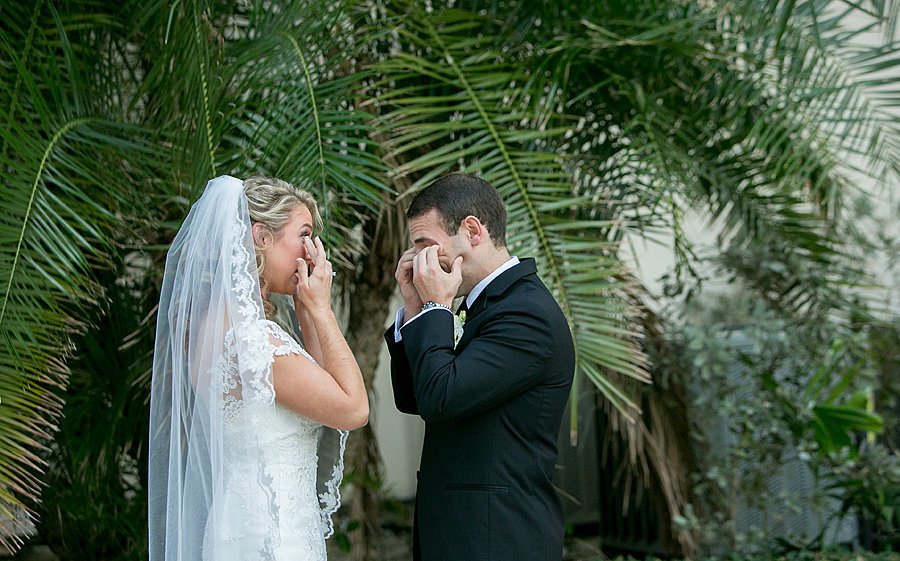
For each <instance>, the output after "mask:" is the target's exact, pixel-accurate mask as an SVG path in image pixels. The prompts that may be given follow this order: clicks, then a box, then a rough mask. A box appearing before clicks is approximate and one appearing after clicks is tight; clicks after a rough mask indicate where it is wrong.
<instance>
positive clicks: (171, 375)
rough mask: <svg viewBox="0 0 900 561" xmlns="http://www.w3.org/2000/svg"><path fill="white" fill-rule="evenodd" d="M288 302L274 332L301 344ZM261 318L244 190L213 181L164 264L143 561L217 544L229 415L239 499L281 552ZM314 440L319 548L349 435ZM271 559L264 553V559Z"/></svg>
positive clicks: (328, 433) (267, 355) (268, 364)
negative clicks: (249, 468)
mask: <svg viewBox="0 0 900 561" xmlns="http://www.w3.org/2000/svg"><path fill="white" fill-rule="evenodd" d="M290 302H291V301H290V298H285V299H283V300H282V301H280V302H278V304H279V308H280V309H281V311H282V314H280V315H281V320H282V322H281V323H286V324H287V325H284V326H283V327H284V328H285V330H286V331H288V332H289V333H291V334H292V335H293V336H294V338H297V335H298V334H299V328H298V326H297V325H296V318H295V317H294V316H293V314H292V313H283V312H285V310H286V309H287V306H286V305H285V303H290ZM290 309H291V310H292V309H293V308H290ZM265 320H266V318H265V314H264V312H263V305H262V298H261V296H260V287H259V278H258V275H257V271H256V260H255V255H254V245H253V238H252V236H251V233H250V215H249V212H248V208H247V200H246V197H245V196H244V191H243V181H241V180H240V179H236V178H234V177H230V176H221V177H217V178H215V179H213V180H211V181H209V183H207V186H206V190H205V191H204V193H203V195H202V196H201V198H200V199H199V200H198V201H197V202H196V203H195V204H194V205H193V206H192V207H191V210H190V212H189V214H188V216H187V218H186V219H185V221H184V224H183V225H182V226H181V229H180V230H179V232H178V235H177V236H176V237H175V240H174V241H173V242H172V245H171V247H170V249H169V252H168V255H167V258H166V267H165V274H164V276H163V284H162V290H161V295H160V302H159V310H158V316H157V328H156V345H155V351H154V353H155V354H154V359H153V380H152V389H151V402H150V443H149V455H150V460H149V478H148V479H149V480H148V508H149V539H150V545H149V548H150V561H176V560H178V561H187V560H190V561H196V560H199V559H201V558H204V557H203V554H202V553H201V552H202V548H203V540H204V536H205V535H206V534H207V533H210V535H215V533H214V532H215V530H216V525H217V524H218V523H219V522H218V521H217V520H216V514H215V513H216V510H215V509H213V505H214V504H215V503H216V501H218V500H222V499H223V497H222V495H223V480H224V475H225V464H226V462H227V461H228V458H227V457H226V453H228V451H229V446H232V448H233V443H231V442H228V441H226V430H225V416H226V412H227V411H228V409H229V408H230V407H232V408H233V407H236V406H237V407H240V408H241V410H242V415H241V416H240V422H241V423H243V424H244V425H245V426H243V427H241V431H240V432H241V434H242V436H243V438H241V439H240V446H241V447H242V450H241V454H242V457H245V458H252V459H253V461H254V462H255V464H256V465H255V467H254V468H253V474H254V477H253V478H252V480H253V481H252V482H251V484H249V485H247V487H249V488H248V489H246V490H242V497H241V499H242V500H246V501H249V503H245V504H253V505H265V508H262V509H261V510H262V512H253V513H252V515H253V517H254V518H255V519H257V520H259V524H261V525H262V527H263V528H266V529H267V531H266V536H267V537H266V543H265V549H268V550H271V549H273V548H275V547H277V545H278V541H279V532H278V529H279V528H280V524H279V517H280V516H282V515H284V514H285V513H280V512H279V508H278V505H277V504H276V501H275V500H274V498H273V497H274V491H275V489H278V488H279V485H285V484H289V483H290V482H279V481H278V477H280V474H279V473H277V471H278V470H277V469H276V468H277V465H275V462H274V461H273V460H275V458H274V457H273V454H274V453H275V452H274V451H273V450H272V446H270V445H267V442H266V439H265V433H266V431H267V428H268V427H271V426H273V425H272V423H273V422H275V421H276V419H275V416H276V413H277V412H276V405H275V391H274V386H273V382H272V359H273V354H274V348H275V347H273V346H272V344H271V343H270V342H269V334H268V333H267V332H266V330H265V325H266V324H267V323H268V322H266V321H265ZM291 320H293V321H292V322H291ZM298 340H299V339H298ZM226 348H227V349H228V352H226ZM261 349H264V350H265V351H266V352H261ZM223 361H224V364H223ZM222 372H225V373H226V375H224V376H223V375H221V373H222ZM216 373H219V374H216ZM320 430H321V433H322V434H321V435H320V436H321V438H324V439H326V441H327V442H325V444H327V445H324V446H320V447H319V454H318V468H317V469H318V478H317V487H318V492H317V495H318V498H319V503H320V504H319V505H318V507H319V509H320V512H321V535H322V536H323V537H325V538H327V537H329V536H330V535H331V534H332V532H333V527H332V522H331V514H333V513H334V512H335V511H336V510H337V508H338V506H339V504H340V493H339V491H338V487H339V485H340V482H341V477H342V474H341V471H342V469H343V460H342V455H343V448H344V442H345V439H346V432H344V431H335V430H333V429H326V428H322V429H320ZM243 447H245V448H246V449H243ZM243 493H246V495H247V496H243ZM267 557H268V556H267V555H265V552H260V558H261V559H264V558H267Z"/></svg>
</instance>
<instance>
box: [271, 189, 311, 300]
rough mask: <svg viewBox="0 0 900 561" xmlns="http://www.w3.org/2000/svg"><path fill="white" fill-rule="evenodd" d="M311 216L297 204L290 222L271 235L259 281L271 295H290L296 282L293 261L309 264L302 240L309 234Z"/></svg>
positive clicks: (294, 262)
mask: <svg viewBox="0 0 900 561" xmlns="http://www.w3.org/2000/svg"><path fill="white" fill-rule="evenodd" d="M312 224H313V221H312V214H310V212H309V209H308V208H306V205H304V204H301V205H299V206H298V207H297V208H296V209H294V211H293V212H292V213H291V220H290V222H288V223H287V224H286V225H285V227H284V228H282V229H281V231H280V232H278V233H276V234H275V241H274V242H272V243H271V244H270V245H269V247H268V248H267V249H265V250H264V251H265V256H266V268H265V271H263V280H264V281H265V282H266V286H268V287H269V290H271V291H272V292H277V293H280V294H293V293H294V291H295V290H296V288H297V283H298V282H299V281H300V276H299V275H298V273H297V258H298V257H301V258H303V259H306V260H307V261H310V259H309V256H308V254H307V251H306V246H305V244H304V240H305V239H306V238H308V237H310V236H312V233H313V227H312Z"/></svg>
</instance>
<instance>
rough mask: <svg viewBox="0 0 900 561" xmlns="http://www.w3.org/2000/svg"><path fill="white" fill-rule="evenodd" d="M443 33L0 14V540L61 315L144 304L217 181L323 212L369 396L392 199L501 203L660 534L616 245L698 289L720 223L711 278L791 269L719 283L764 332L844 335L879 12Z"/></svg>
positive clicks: (482, 24) (188, 18)
mask: <svg viewBox="0 0 900 561" xmlns="http://www.w3.org/2000/svg"><path fill="white" fill-rule="evenodd" d="M7 4H9V3H7ZM447 4H454V3H451V2H447ZM455 4H457V5H456V7H451V6H447V5H444V4H443V3H441V2H433V3H431V4H430V5H429V6H428V9H426V8H425V7H422V6H420V5H419V3H418V2H413V1H411V0H401V1H386V0H385V1H369V2H363V1H359V2H354V1H347V2H342V3H330V2H316V1H313V0H310V1H308V2H300V3H296V2H284V3H273V4H272V5H268V4H267V5H262V4H259V5H258V4H255V3H247V2H240V1H235V2H218V3H207V2H203V1H202V0H195V1H192V2H172V3H163V2H160V3H153V4H150V5H146V3H144V2H138V1H129V2H119V3H116V4H114V5H113V4H111V5H109V6H98V5H96V4H95V3H84V4H80V3H74V2H73V3H65V4H62V5H57V4H56V3H54V2H52V1H50V0H46V1H45V2H38V3H36V4H35V5H34V6H31V7H27V8H26V7H22V6H8V5H6V4H5V5H4V6H3V7H2V10H3V17H4V19H5V21H8V22H11V24H10V25H7V27H6V30H5V31H4V32H3V35H2V42H0V45H2V47H0V48H2V51H0V52H2V58H0V72H2V73H3V80H2V84H3V86H2V88H3V89H2V91H3V96H4V100H9V103H5V104H3V106H4V107H8V110H7V111H6V112H5V114H4V118H5V120H6V122H7V123H8V127H5V128H4V129H3V130H2V131H0V140H2V142H3V146H2V152H0V163H2V166H3V170H4V172H5V177H6V178H7V179H6V180H5V187H6V188H5V189H4V192H3V197H4V201H2V202H3V203H4V204H3V205H2V208H3V209H4V210H3V211H2V212H3V214H2V216H3V221H2V225H3V226H2V229H3V231H4V232H5V234H4V235H5V236H6V237H7V238H8V240H11V241H15V242H16V243H5V244H3V246H2V250H0V251H3V256H4V257H3V259H2V263H3V266H2V268H0V273H2V277H0V278H2V280H3V284H4V285H7V287H6V289H5V292H6V296H5V297H4V300H3V301H2V302H3V304H2V308H0V310H2V311H0V330H2V333H3V338H4V347H2V349H0V363H2V365H3V370H2V373H0V391H2V392H4V393H3V395H2V399H3V401H2V404H0V418H2V419H3V420H4V422H3V423H0V431H6V432H0V434H2V435H3V438H0V493H3V494H2V495H0V523H2V521H8V520H12V519H13V517H12V516H11V515H12V513H13V512H14V511H15V510H16V509H17V508H18V506H17V505H21V504H25V503H28V504H31V501H33V500H34V499H35V498H36V496H37V494H38V487H39V483H38V482H39V480H40V469H41V468H40V466H41V461H42V459H41V458H42V457H46V456H45V455H44V454H42V453H41V451H40V446H41V445H42V444H46V443H48V442H49V441H50V438H51V433H52V431H53V429H54V425H55V423H54V421H53V419H54V416H56V415H58V414H59V411H60V407H61V405H62V399H61V397H60V395H61V394H60V392H59V391H58V389H55V388H62V387H64V386H65V372H66V370H65V369H66V364H67V363H66V362H65V358H66V356H67V355H68V354H70V353H71V352H72V341H74V340H76V339H77V338H78V336H79V335H78V334H79V333H80V332H82V331H84V329H85V327H86V326H85V321H72V319H71V318H72V317H76V318H90V319H95V318H96V316H94V317H91V316H86V315H85V314H84V313H83V312H82V313H80V314H79V313H77V312H78V309H79V308H78V305H79V304H81V305H82V306H83V304H84V303H90V302H91V301H92V300H91V299H94V300H96V299H98V298H106V299H117V298H128V295H127V294H124V295H123V293H122V292H116V293H113V291H104V289H103V287H102V286H100V285H99V283H98V282H97V279H98V278H101V275H99V274H98V272H97V271H98V270H99V269H102V268H104V267H107V268H110V267H112V268H113V269H114V270H121V271H123V272H122V275H123V277H127V278H126V279H124V280H128V279H134V278H139V279H142V278H147V279H150V281H151V282H149V285H150V286H153V285H154V282H153V279H157V280H156V284H158V278H159V276H160V271H161V262H162V256H163V255H164V252H165V248H166V246H167V243H168V240H169V239H171V236H172V235H174V231H175V230H176V229H177V226H178V224H179V223H180V220H181V219H182V218H183V217H184V215H185V214H186V212H187V207H188V205H189V203H190V202H191V201H192V200H194V199H195V198H196V197H197V196H198V195H199V193H200V191H201V190H202V187H203V186H204V185H205V182H206V180H207V179H208V178H209V177H213V176H216V175H219V174H222V173H230V174H233V175H237V176H246V175H250V174H253V173H264V174H271V175H278V176H281V177H284V178H286V179H289V180H293V181H303V182H306V183H307V184H308V185H310V186H312V187H313V188H314V189H315V191H316V192H317V193H319V197H320V198H321V199H322V200H323V201H324V202H325V203H326V204H325V205H324V208H325V209H326V218H327V220H326V222H327V223H328V224H329V230H328V232H327V235H326V238H327V240H328V242H329V245H330V246H331V247H334V248H340V251H336V253H335V255H334V256H333V258H334V260H335V261H336V262H337V263H338V264H339V265H340V267H341V270H342V278H343V279H344V285H343V290H344V299H343V301H344V302H345V306H346V311H347V314H348V315H349V317H351V318H353V321H352V322H350V323H349V324H348V326H347V337H348V340H349V341H350V342H351V346H352V347H353V348H354V350H355V351H356V353H357V357H358V359H359V360H360V363H361V366H362V367H363V371H364V373H365V375H366V377H367V380H369V381H371V379H372V377H373V376H374V369H375V362H376V361H377V353H378V348H379V347H380V344H381V339H380V338H381V331H382V330H381V326H382V325H383V322H384V318H385V316H386V314H387V312H388V310H387V305H388V300H389V296H390V294H391V293H392V291H393V278H392V273H393V269H394V266H395V263H396V259H397V257H398V256H399V253H400V251H401V249H402V246H403V243H404V242H403V241H402V240H404V239H405V237H406V236H405V225H404V221H403V217H402V212H403V210H404V209H405V206H406V201H407V200H408V199H407V197H408V196H409V195H410V194H411V193H412V192H414V191H415V190H416V189H418V188H420V187H421V186H424V185H426V184H427V183H428V182H429V181H431V180H432V179H433V178H435V177H437V176H439V175H441V174H443V173H446V172H449V171H462V172H465V173H474V174H479V175H481V176H482V177H484V178H485V179H487V180H488V181H490V182H491V183H492V184H494V185H495V186H497V187H498V189H500V191H501V193H502V194H503V196H504V198H505V200H506V201H507V203H508V210H509V222H510V227H509V230H510V232H511V233H512V234H511V236H510V240H509V241H510V245H511V249H512V250H513V251H514V252H516V253H519V254H521V255H533V256H535V257H537V259H538V263H539V268H540V271H541V275H542V277H543V278H544V280H545V281H546V282H547V284H548V286H550V288H551V290H552V291H553V292H554V295H555V296H556V297H557V299H558V300H559V302H560V304H561V306H562V307H563V309H564V311H565V312H566V314H567V316H568V317H569V320H570V324H571V326H572V328H573V333H574V336H575V340H576V348H577V353H578V365H579V373H583V374H584V375H586V376H587V377H588V379H589V380H590V381H591V382H592V383H593V385H594V386H595V387H597V388H598V389H599V391H600V393H601V394H602V395H603V397H604V399H605V401H606V403H608V404H609V411H610V415H612V417H613V419H615V420H616V424H615V426H618V427H619V430H620V431H621V432H622V433H623V434H624V435H625V437H626V440H627V441H628V442H629V443H630V447H631V449H632V451H633V453H632V456H631V460H632V462H633V466H635V467H634V469H635V470H636V471H635V473H639V474H642V475H643V476H645V477H646V476H647V475H648V474H647V473H646V472H647V471H649V472H651V474H652V475H653V476H654V477H655V478H656V479H658V480H659V481H661V482H662V483H661V486H662V487H663V489H664V490H665V496H666V499H667V504H668V508H669V511H670V514H671V515H675V514H677V513H679V512H681V511H682V509H683V508H684V507H685V505H687V504H688V503H689V502H690V492H689V489H688V486H687V484H686V478H685V473H686V472H685V469H684V466H683V465H678V464H677V462H676V463H674V464H673V462H672V461H670V460H672V459H673V458H680V457H684V456H685V453H684V447H685V446H686V444H685V442H684V439H683V438H680V437H679V435H675V434H671V433H666V432H665V431H666V429H667V428H668V430H670V431H671V426H667V425H666V423H665V421H664V420H665V419H666V415H667V414H668V413H669V412H668V410H667V409H665V406H664V405H663V400H661V399H659V398H660V397H661V394H662V391H661V390H655V389H654V390H652V391H650V392H648V391H647V390H648V388H652V386H650V385H648V383H647V382H649V377H648V375H647V370H648V367H649V365H648V363H647V360H646V359H645V357H644V354H643V351H642V349H641V336H642V335H643V333H644V332H645V330H646V329H651V330H653V329H658V328H659V326H658V325H657V324H655V323H653V322H650V323H649V324H648V322H647V321H645V316H644V311H643V303H644V300H645V299H646V298H647V296H646V292H645V290H644V289H643V287H641V286H640V284H639V283H638V282H637V281H636V280H635V278H634V276H633V274H631V272H630V271H628V269H627V268H626V267H625V265H624V263H623V261H622V258H621V252H622V247H623V244H624V243H626V242H627V241H628V239H629V237H633V236H641V235H645V234H647V235H652V234H656V233H660V232H671V233H673V234H674V239H675V248H676V251H677V255H678V257H679V273H680V275H679V277H678V279H677V280H678V281H679V283H680V284H681V286H683V287H688V288H689V287H691V286H694V285H695V284H696V283H697V282H698V281H697V277H696V276H693V271H695V270H696V268H697V266H698V262H699V258H698V257H697V255H696V252H695V251H694V250H693V248H692V247H691V245H690V243H689V241H688V240H687V239H686V238H685V237H684V236H683V235H682V234H681V225H682V220H683V218H682V216H683V213H684V209H685V208H687V207H690V208H692V209H695V210H697V211H699V212H701V213H703V214H704V215H706V216H709V217H711V218H713V217H721V218H722V219H723V220H724V223H725V224H726V225H727V227H726V229H725V230H724V231H723V233H722V236H721V239H722V244H721V248H720V251H721V253H722V254H723V255H728V254H729V253H728V250H729V249H733V248H745V247H758V248H764V249H765V251H766V252H767V254H768V255H769V256H770V258H771V259H774V260H776V261H777V262H779V263H781V264H782V268H781V269H780V271H781V273H780V276H777V277H774V278H761V277H760V276H759V275H757V274H754V273H755V272H754V270H753V268H752V267H748V266H746V265H745V264H742V263H741V262H740V261H738V260H734V261H732V262H727V261H726V264H727V265H728V267H729V268H728V270H729V271H730V272H731V273H732V274H734V275H735V276H739V277H742V278H746V279H747V280H748V282H750V283H751V284H752V285H753V286H756V287H757V288H758V289H759V290H760V291H761V292H763V293H764V294H765V295H766V296H767V297H768V298H769V299H770V300H771V301H772V302H773V304H778V305H783V306H785V307H787V308H788V309H790V310H791V311H792V312H793V313H794V314H796V315H798V316H800V317H805V318H808V319H809V320H810V323H813V322H814V321H815V318H816V317H821V316H822V315H823V314H834V313H835V312H840V311H841V310H842V309H845V308H846V306H845V305H844V301H845V300H844V299H843V298H842V295H843V293H844V292H843V291H844V289H843V288H841V286H842V284H841V283H842V282H843V280H844V279H846V278H847V277H848V275H850V274H852V272H853V267H852V263H849V262H848V260H847V258H846V254H847V252H848V251H849V248H848V247H846V245H845V244H844V243H842V239H843V238H841V237H839V234H840V233H841V232H843V231H845V229H847V228H849V227H850V226H851V225H850V224H847V223H846V221H845V220H844V215H843V214H842V213H841V212H840V209H841V207H842V205H843V204H844V196H843V191H844V186H845V185H846V181H845V180H844V178H843V174H842V168H841V162H842V161H845V156H846V154H847V153H848V152H849V153H853V152H861V153H863V155H864V156H865V157H866V158H868V161H869V162H870V164H871V165H869V166H867V169H872V170H875V171H876V172H877V175H876V177H877V179H878V180H880V181H882V182H883V183H884V184H885V185H888V186H890V187H895V186H896V181H897V171H898V162H897V157H898V156H897V154H898V153H900V151H898V150H897V149H896V148H897V142H898V138H900V136H898V130H897V120H896V118H895V117H891V116H890V115H888V114H885V113H883V112H882V111H881V107H882V105H884V104H886V103H887V101H889V99H890V97H891V96H895V95H896V91H894V90H892V89H891V87H892V86H891V84H884V83H880V82H878V81H877V79H875V78H872V79H871V80H869V79H867V76H868V75H869V74H872V75H873V76H874V75H875V73H876V72H877V71H879V70H881V69H883V68H884V67H890V66H891V64H893V63H892V62H891V57H890V55H891V53H892V52H893V47H892V46H891V45H892V43H889V42H885V44H884V45H882V46H879V47H877V48H870V49H867V50H866V49H856V48H855V47H853V45H852V43H853V41H852V40H853V34H852V33H849V34H848V33H847V32H845V31H844V29H845V28H843V27H841V25H842V23H843V22H845V21H846V17H847V16H848V15H851V14H853V13H855V12H859V11H868V12H870V16H871V17H872V18H873V21H875V22H877V21H890V18H891V17H895V15H896V11H897V10H896V7H895V6H893V5H891V4H884V5H883V4H882V3H873V6H872V8H871V9H869V8H866V6H856V5H852V6H851V5H848V6H847V8H846V10H845V11H844V12H838V13H836V14H832V13H831V12H828V15H827V17H826V16H825V15H823V14H825V13H826V8H827V7H828V6H826V4H827V3H825V2H805V3H797V2H793V1H787V2H776V1H774V0H772V1H770V2H762V3H759V4H751V5H745V4H744V3H725V2H722V3H709V2H696V3H693V2H677V1H660V2H651V3H647V2H640V1H637V0H634V1H622V2H602V3H598V2H590V1H583V2H579V1H575V2H566V3H554V4H552V5H551V4H547V3H544V2H516V3H514V4H510V5H507V4H505V3H502V2H494V3H490V4H489V5H487V6H486V7H485V6H483V5H482V3H478V2H470V3H467V2H460V3H455ZM460 4H461V5H460ZM465 8H469V9H470V10H471V11H468V10H466V9H465ZM845 65H849V66H851V67H852V68H854V73H855V76H854V78H855V80H851V77H850V74H849V73H848V71H847V70H846V66H845ZM7 199H8V200H9V202H8V203H7ZM36 203H37V204H36ZM5 209H10V210H5ZM105 255H106V256H111V255H115V258H112V259H110V258H104V256H105ZM141 255H143V256H144V257H143V258H138V257H140V256H141ZM109 263H114V264H121V263H127V264H128V265H129V267H127V268H126V267H121V268H120V267H119V266H118V265H116V266H115V267H113V265H109ZM806 271H814V272H817V273H821V274H808V273H805V272H806ZM152 296H153V295H151V296H150V297H148V298H146V299H142V301H143V302H153V301H154V298H153V297H152ZM148 305H151V304H148ZM121 308H122V307H118V306H115V305H113V306H110V307H109V308H108V309H109V313H110V314H114V313H116V310H117V309H121ZM128 314H129V318H130V319H128V320H127V324H128V325H131V326H132V328H133V329H130V330H129V329H121V330H120V332H122V333H129V334H130V338H129V340H130V341H135V340H144V341H146V340H147V337H148V336H147V333H152V330H153V325H154V324H153V321H152V309H146V310H145V312H144V313H136V312H133V311H129V312H128ZM141 318H149V319H144V321H141ZM95 321H96V319H95ZM135 330H137V331H138V332H139V331H141V330H142V331H143V333H144V335H143V336H137V335H135V334H134V333H135V332H136V331H135ZM142 337H143V338H142ZM76 352H77V351H76ZM146 358H147V357H146V355H145V356H144V358H143V359H139V358H138V359H135V360H134V361H132V363H131V364H130V366H128V368H129V369H130V370H129V371H130V372H131V375H132V376H133V379H135V380H138V381H139V380H141V379H144V380H145V376H144V378H141V374H144V375H145V374H146V372H145V370H146V368H147V367H148V366H147V364H148V363H147V362H146ZM578 379H580V374H579V377H576V380H578ZM145 381H146V380H145ZM579 391H580V390H579V389H578V387H577V386H576V387H575V388H574V389H573V394H574V395H577V392H579ZM645 393H649V398H647V397H642V394H645ZM74 400H75V396H72V397H70V398H69V402H70V403H71V402H73V401H74ZM642 402H644V405H643V407H644V411H643V412H641V411H640V404H641V403H642ZM572 403H573V404H576V403H577V400H574V399H573V400H572ZM573 409H574V408H573ZM576 414H577V411H573V419H574V418H575V415H576ZM648 419H649V420H648ZM7 420H9V422H6V421H7ZM572 428H573V431H574V429H576V428H577V427H576V426H575V425H574V423H573V427H572ZM365 434H366V436H367V437H368V438H359V437H357V438H355V439H354V440H353V441H355V444H354V449H353V450H351V454H350V456H351V458H350V459H349V460H348V465H350V466H351V471H352V472H354V479H355V480H356V482H357V483H358V484H359V485H358V486H359V491H358V492H355V493H353V504H352V514H351V516H352V517H353V518H357V519H363V520H369V523H368V524H364V525H363V532H362V535H363V536H365V535H367V534H368V535H371V532H373V531H374V529H375V528H374V526H373V525H372V522H371V521H372V520H373V510H374V500H373V499H374V495H373V493H372V492H370V490H368V483H371V482H372V481H377V477H378V476H377V467H376V466H377V446H376V445H375V443H374V439H373V438H372V436H371V433H369V432H366V433H365ZM354 436H356V435H354ZM573 437H574V434H573ZM353 441H352V442H353ZM123 446H125V445H123ZM129 446H130V445H129ZM128 449H129V450H130V449H131V448H128ZM126 455H127V454H126ZM642 465H646V466H648V467H647V468H646V469H645V470H644V471H643V472H641V468H640V466H642ZM14 530H15V528H11V527H7V528H0V535H5V536H10V535H12V533H13V531H14ZM357 534H359V532H357ZM0 539H2V538H0ZM691 539H692V538H691V536H690V535H689V534H686V533H683V534H681V535H680V540H681V543H682V544H683V546H684V547H686V548H690V547H691V546H692V542H691ZM8 541H13V543H15V542H14V539H9V538H8ZM365 541H366V540H361V539H356V542H357V543H356V544H355V547H354V548H353V552H354V556H356V557H357V558H365V557H366V556H367V549H366V545H365Z"/></svg>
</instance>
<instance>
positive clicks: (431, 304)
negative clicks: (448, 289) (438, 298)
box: [419, 300, 453, 313]
mask: <svg viewBox="0 0 900 561" xmlns="http://www.w3.org/2000/svg"><path fill="white" fill-rule="evenodd" d="M431 308H443V309H445V310H447V311H448V312H451V313H452V312H453V310H451V309H450V307H449V306H445V305H443V304H438V303H437V302H434V301H432V300H429V301H428V302H425V305H424V306H422V309H421V310H419V313H422V312H424V311H425V310H430V309H431Z"/></svg>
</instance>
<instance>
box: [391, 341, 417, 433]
mask: <svg viewBox="0 0 900 561" xmlns="http://www.w3.org/2000/svg"><path fill="white" fill-rule="evenodd" d="M384 340H385V341H386V342H387V347H388V352H389V353H390V355H391V385H392V386H393V389H394V404H395V405H396V406H397V409H398V410H399V411H400V412H401V413H409V414H411V415H418V414H419V409H418V407H416V397H415V394H414V392H413V383H412V370H411V369H410V366H409V359H407V357H406V351H405V350H404V344H403V342H402V341H401V342H399V343H398V342H396V341H395V340H394V326H393V325H391V327H390V328H388V330H387V331H386V332H385V334H384Z"/></svg>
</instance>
